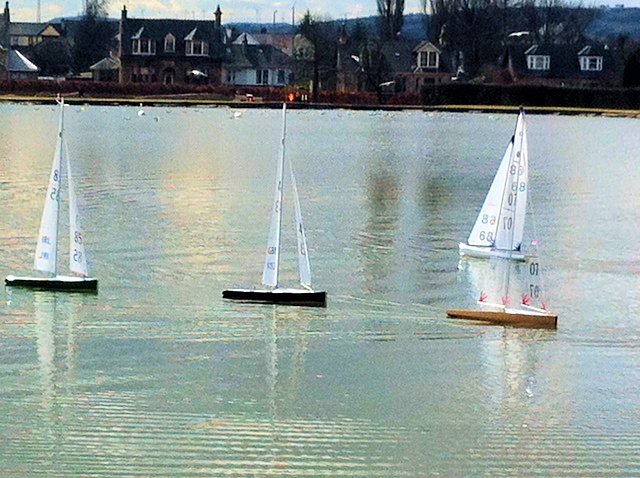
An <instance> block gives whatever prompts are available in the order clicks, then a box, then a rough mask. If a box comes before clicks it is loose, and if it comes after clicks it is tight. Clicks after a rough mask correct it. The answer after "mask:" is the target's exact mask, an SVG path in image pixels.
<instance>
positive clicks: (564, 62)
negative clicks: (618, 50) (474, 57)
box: [502, 43, 622, 88]
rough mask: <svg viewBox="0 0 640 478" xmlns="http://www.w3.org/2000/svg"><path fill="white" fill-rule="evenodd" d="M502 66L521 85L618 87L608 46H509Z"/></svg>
mask: <svg viewBox="0 0 640 478" xmlns="http://www.w3.org/2000/svg"><path fill="white" fill-rule="evenodd" d="M502 66H503V67H504V68H505V69H506V71H507V73H508V77H509V80H510V81H511V82H514V83H520V84H535V85H548V86H571V87H580V88H599V87H612V86H619V85H620V83H621V81H622V75H621V72H620V67H619V66H618V62H617V59H616V58H615V55H614V53H613V52H612V50H611V49H610V48H609V47H608V46H607V45H602V44H597V43H587V44H582V45H578V46H575V45H560V44H550V45H538V44H533V45H510V46H509V47H508V48H507V51H506V53H505V55H504V58H503V62H502Z"/></svg>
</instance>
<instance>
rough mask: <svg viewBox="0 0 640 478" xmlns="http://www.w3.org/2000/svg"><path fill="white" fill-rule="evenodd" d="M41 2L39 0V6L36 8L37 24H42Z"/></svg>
mask: <svg viewBox="0 0 640 478" xmlns="http://www.w3.org/2000/svg"><path fill="white" fill-rule="evenodd" d="M40 18H41V17H40V0H38V5H37V7H36V22H37V23H40V21H41V20H40Z"/></svg>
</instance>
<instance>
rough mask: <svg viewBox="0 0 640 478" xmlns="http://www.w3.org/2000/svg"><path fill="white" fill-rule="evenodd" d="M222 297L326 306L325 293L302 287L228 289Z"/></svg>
mask: <svg viewBox="0 0 640 478" xmlns="http://www.w3.org/2000/svg"><path fill="white" fill-rule="evenodd" d="M222 298H223V299H230V300H236V301H240V302H252V303H261V304H279V305H297V306H306V307H326V306H327V293H326V292H325V291H312V290H304V289H273V290H251V289H228V290H225V291H223V292H222Z"/></svg>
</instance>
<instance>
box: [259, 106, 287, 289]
mask: <svg viewBox="0 0 640 478" xmlns="http://www.w3.org/2000/svg"><path fill="white" fill-rule="evenodd" d="M286 113H287V105H286V103H285V104H283V105H282V139H281V145H280V158H279V159H278V167H277V172H276V191H275V197H274V200H273V207H272V210H271V226H270V228H269V239H268V242H267V255H266V258H265V261H264V269H263V271H262V283H263V284H264V285H267V286H270V287H273V288H275V287H277V286H278V267H279V262H280V229H281V228H280V224H281V222H282V189H283V182H284V158H285V136H286V134H287V116H286Z"/></svg>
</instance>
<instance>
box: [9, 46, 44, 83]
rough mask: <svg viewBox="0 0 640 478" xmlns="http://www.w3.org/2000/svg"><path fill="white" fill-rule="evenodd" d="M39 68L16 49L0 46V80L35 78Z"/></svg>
mask: <svg viewBox="0 0 640 478" xmlns="http://www.w3.org/2000/svg"><path fill="white" fill-rule="evenodd" d="M38 72H39V68H38V67H37V66H36V65H34V64H33V63H32V62H31V61H30V60H29V59H28V58H27V57H26V56H24V55H23V54H22V53H20V52H19V51H18V50H14V49H10V48H4V47H2V46H0V80H37V79H38Z"/></svg>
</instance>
